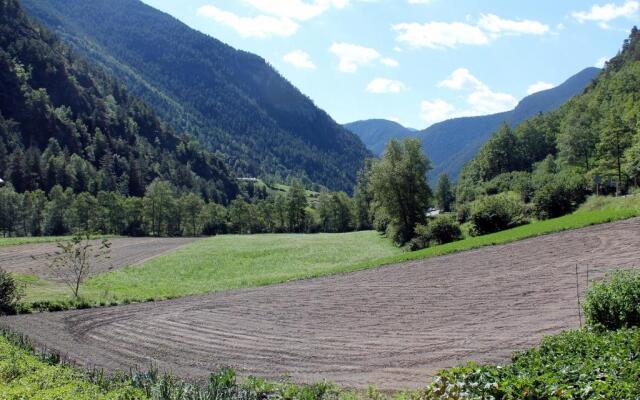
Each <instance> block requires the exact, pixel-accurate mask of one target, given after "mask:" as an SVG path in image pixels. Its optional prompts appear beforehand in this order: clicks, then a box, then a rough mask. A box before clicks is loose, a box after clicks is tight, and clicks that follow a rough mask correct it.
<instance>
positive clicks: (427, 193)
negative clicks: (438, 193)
mask: <svg viewBox="0 0 640 400" xmlns="http://www.w3.org/2000/svg"><path fill="white" fill-rule="evenodd" d="M430 169H431V162H430V161H429V160H428V159H427V157H426V156H425V155H424V152H423V151H422V145H421V143H420V140H418V139H415V138H406V139H404V140H403V141H402V142H400V141H398V140H395V139H393V140H391V141H390V142H389V143H388V144H387V147H386V149H385V152H384V154H383V156H382V159H380V160H379V161H377V162H376V163H375V164H374V165H373V168H372V171H371V185H372V189H373V195H374V201H375V202H376V203H377V205H378V206H379V207H380V208H381V209H382V210H383V212H384V214H385V215H386V216H387V217H388V218H389V222H390V224H389V226H390V227H391V228H392V229H393V232H391V236H392V239H393V240H394V241H395V242H396V243H398V244H404V243H406V242H408V241H409V240H410V239H411V238H412V237H413V235H414V230H415V227H416V225H417V224H421V223H424V222H425V221H426V212H427V209H428V208H429V205H430V200H431V190H430V189H429V186H428V185H427V181H426V175H427V173H428V172H429V170H430Z"/></svg>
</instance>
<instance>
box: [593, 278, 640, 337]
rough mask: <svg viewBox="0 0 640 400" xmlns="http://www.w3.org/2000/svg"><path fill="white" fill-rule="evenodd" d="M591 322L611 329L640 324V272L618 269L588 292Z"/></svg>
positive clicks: (602, 327)
mask: <svg viewBox="0 0 640 400" xmlns="http://www.w3.org/2000/svg"><path fill="white" fill-rule="evenodd" d="M584 311H585V315H586V317H587V321H588V322H589V325H591V326H593V327H595V328H599V329H607V330H617V329H620V328H630V327H640V273H639V272H626V271H618V272H615V273H613V274H612V275H611V276H610V277H609V279H607V280H605V281H602V282H599V283H596V284H595V285H594V286H593V287H592V288H591V289H590V290H589V292H588V293H587V299H586V302H585V304H584Z"/></svg>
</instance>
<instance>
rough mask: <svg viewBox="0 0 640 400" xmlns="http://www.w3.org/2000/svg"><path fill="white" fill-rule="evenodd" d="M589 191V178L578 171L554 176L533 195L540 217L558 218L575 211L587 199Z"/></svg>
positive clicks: (537, 213)
mask: <svg viewBox="0 0 640 400" xmlns="http://www.w3.org/2000/svg"><path fill="white" fill-rule="evenodd" d="M588 191H589V182H588V181H587V179H586V178H585V177H584V176H582V175H579V174H577V173H564V174H560V175H557V176H554V177H553V178H552V179H551V180H549V181H548V182H547V183H545V184H544V185H542V186H541V187H540V188H539V189H538V190H537V191H536V192H535V195H534V196H533V203H534V204H535V211H536V215H537V216H538V218H542V219H547V218H556V217H561V216H563V215H565V214H569V213H570V212H572V211H574V210H575V209H576V208H577V207H578V206H579V205H580V204H581V203H582V202H584V201H585V199H586V196H587V193H588Z"/></svg>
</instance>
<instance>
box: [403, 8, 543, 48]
mask: <svg viewBox="0 0 640 400" xmlns="http://www.w3.org/2000/svg"><path fill="white" fill-rule="evenodd" d="M392 28H393V30H395V31H396V32H399V33H398V36H397V37H396V40H397V41H398V42H401V43H406V44H408V45H409V46H411V47H415V48H418V47H429V48H432V49H442V48H455V47H457V46H459V45H475V46H478V45H486V44H489V43H490V42H491V41H492V40H494V39H497V38H499V37H501V36H504V35H522V34H528V35H544V34H547V33H549V32H550V28H549V26H548V25H545V24H543V23H542V22H539V21H533V20H528V19H525V20H511V19H503V18H500V17H498V16H497V15H494V14H486V15H485V14H483V15H482V16H481V17H480V19H479V20H478V22H477V23H476V24H474V23H473V21H472V18H471V17H470V16H467V22H428V23H425V24H419V23H401V24H395V25H393V26H392Z"/></svg>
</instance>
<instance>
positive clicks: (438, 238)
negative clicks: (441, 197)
mask: <svg viewBox="0 0 640 400" xmlns="http://www.w3.org/2000/svg"><path fill="white" fill-rule="evenodd" d="M427 235H428V237H429V241H432V242H435V243H437V244H445V243H451V242H455V241H456V240H460V239H462V231H461V230H460V224H459V223H458V221H456V219H455V218H454V217H453V216H452V215H447V214H445V215H438V216H437V217H435V218H434V219H432V220H431V221H429V225H428V227H427Z"/></svg>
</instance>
